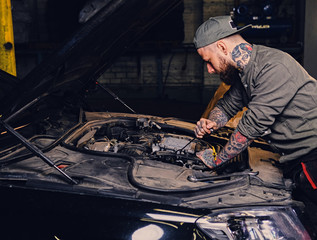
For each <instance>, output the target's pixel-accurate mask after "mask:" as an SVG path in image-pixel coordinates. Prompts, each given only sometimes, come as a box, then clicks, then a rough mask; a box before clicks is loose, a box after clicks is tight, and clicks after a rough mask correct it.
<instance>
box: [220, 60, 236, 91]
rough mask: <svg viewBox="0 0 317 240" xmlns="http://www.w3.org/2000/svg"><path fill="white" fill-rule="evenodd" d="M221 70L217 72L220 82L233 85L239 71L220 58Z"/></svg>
mask: <svg viewBox="0 0 317 240" xmlns="http://www.w3.org/2000/svg"><path fill="white" fill-rule="evenodd" d="M220 61H221V69H220V71H219V76H220V79H221V81H223V82H224V83H225V84H227V85H233V84H234V83H235V82H236V81H237V80H238V79H239V71H238V70H237V69H236V68H235V67H234V66H232V65H231V64H229V63H227V62H226V60H225V59H223V58H221V59H220Z"/></svg>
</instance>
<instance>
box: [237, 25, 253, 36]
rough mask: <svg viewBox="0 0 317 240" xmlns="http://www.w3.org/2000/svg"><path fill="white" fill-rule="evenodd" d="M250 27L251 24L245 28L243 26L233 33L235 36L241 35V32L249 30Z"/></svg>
mask: <svg viewBox="0 0 317 240" xmlns="http://www.w3.org/2000/svg"><path fill="white" fill-rule="evenodd" d="M251 27H252V24H248V25H246V26H244V27H242V28H239V29H238V30H237V31H236V32H235V34H237V33H241V32H243V31H245V30H247V29H249V28H251Z"/></svg>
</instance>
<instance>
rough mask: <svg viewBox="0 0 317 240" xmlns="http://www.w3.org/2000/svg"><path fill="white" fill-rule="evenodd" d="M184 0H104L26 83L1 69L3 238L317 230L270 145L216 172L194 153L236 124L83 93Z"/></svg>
mask: <svg viewBox="0 0 317 240" xmlns="http://www.w3.org/2000/svg"><path fill="white" fill-rule="evenodd" d="M180 2H181V1H179V0H163V1H152V0H129V1H127V0H121V1H120V0H117V1H108V2H107V4H105V6H102V7H101V8H100V10H99V11H98V12H97V13H95V14H94V16H89V17H86V18H84V17H83V18H84V19H86V20H85V21H86V22H85V23H84V24H83V26H82V27H81V29H80V30H79V31H78V32H76V34H75V35H74V36H73V37H72V38H71V39H69V41H67V42H66V43H65V45H63V47H61V48H60V49H59V50H58V51H56V53H54V54H52V55H51V56H50V57H48V58H47V59H46V60H45V61H43V62H42V63H41V64H40V65H39V66H38V67H37V68H36V69H34V70H33V71H32V72H31V73H30V74H28V75H27V76H26V77H25V78H24V79H22V80H19V79H17V78H14V77H13V76H10V75H8V74H6V73H4V72H0V84H1V86H3V87H5V89H6V91H3V92H2V93H1V99H2V100H1V103H0V104H1V105H0V106H1V115H2V116H1V119H0V124H1V129H2V130H1V135H0V136H1V137H0V142H1V145H0V146H1V151H0V194H1V219H2V221H1V222H2V224H1V239H61V240H65V239H131V240H141V239H147V240H159V239H311V238H313V236H314V232H313V230H312V229H311V228H310V223H309V222H306V221H305V211H306V209H305V205H304V204H303V202H300V201H296V200H294V199H293V197H292V191H293V183H292V181H291V180H290V179H284V178H283V175H282V173H281V171H280V169H279V168H278V164H277V163H276V162H275V161H274V160H273V159H272V158H271V157H270V156H274V153H270V152H269V151H268V149H269V148H268V146H267V145H266V144H265V142H261V141H255V142H254V143H253V145H252V147H251V148H250V149H249V150H248V151H245V152H243V153H241V154H240V155H239V156H237V157H235V158H234V159H233V160H231V161H230V162H229V163H227V164H226V165H225V166H224V167H221V168H218V169H215V170H213V171H210V169H208V168H207V167H206V166H204V164H202V162H201V161H200V160H199V159H198V158H197V157H196V155H195V153H196V152H197V151H201V150H204V149H207V148H211V149H213V151H214V154H217V152H219V150H220V149H221V148H222V147H223V145H224V144H225V143H226V141H227V140H228V137H229V136H230V134H231V132H232V129H230V128H224V129H222V130H219V131H217V132H215V133H213V134H211V135H210V136H208V137H205V138H204V139H197V138H195V137H194V133H193V129H194V126H195V124H194V123H191V122H187V121H183V120H181V119H177V118H162V117H157V116H150V115H144V114H137V113H117V112H91V111H89V109H90V108H89V102H87V101H85V99H86V98H85V94H86V93H87V89H90V88H91V86H92V85H97V87H98V88H99V89H100V91H104V90H106V91H108V92H109V91H110V90H109V89H107V88H105V87H104V86H102V85H100V84H99V83H98V82H96V81H97V80H98V77H99V76H100V74H101V73H102V72H103V71H105V69H107V67H109V66H110V65H111V63H112V62H113V61H114V59H115V58H116V57H118V56H119V55H120V54H122V53H123V52H124V50H126V49H127V48H128V47H129V46H131V45H132V44H133V41H135V39H138V38H139V36H141V35H142V33H144V32H145V31H146V30H147V29H149V28H150V27H151V26H152V25H153V24H154V23H155V22H156V21H157V20H158V19H159V18H160V17H162V16H163V15H164V14H166V12H168V11H170V10H171V9H173V8H174V7H175V6H177V5H178V4H179V3H180ZM132 8H133V11H131V9H132ZM122 16H125V19H129V21H120V20H121V17H122ZM3 87H2V89H4V88H3ZM110 93H112V92H111V91H110ZM112 94H113V93H112ZM131 110H132V109H131ZM261 156H263V158H262V157H261Z"/></svg>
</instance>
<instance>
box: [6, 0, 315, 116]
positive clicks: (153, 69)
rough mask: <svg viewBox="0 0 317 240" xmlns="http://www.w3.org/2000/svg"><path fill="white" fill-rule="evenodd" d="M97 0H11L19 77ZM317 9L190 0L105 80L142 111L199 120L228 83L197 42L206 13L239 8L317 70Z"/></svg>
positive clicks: (266, 1)
mask: <svg viewBox="0 0 317 240" xmlns="http://www.w3.org/2000/svg"><path fill="white" fill-rule="evenodd" d="M89 2H90V4H98V2H99V3H100V2H102V0H94V1H86V0H67V1H62V0H12V1H11V4H12V19H13V29H14V44H15V56H16V70H17V76H18V77H19V78H23V77H24V76H25V75H26V74H27V73H28V72H30V71H31V70H32V69H33V68H34V67H35V66H36V65H38V64H39V63H40V62H41V61H42V60H43V59H45V57H46V56H48V55H49V54H50V53H51V52H53V51H54V49H56V48H57V47H58V46H60V45H61V44H62V43H63V42H64V41H65V40H67V38H68V37H69V36H70V35H71V34H72V33H73V32H74V31H75V30H76V29H78V28H79V27H80V25H81V23H80V21H81V19H80V18H79V12H80V10H81V9H83V7H84V6H87V3H89ZM315 9H317V3H316V1H315V0H306V1H305V0H275V1H274V0H184V1H183V2H182V4H181V5H179V6H178V7H177V8H176V9H174V10H173V11H172V12H170V13H169V14H168V15H166V16H165V17H164V18H163V19H162V20H161V21H160V22H158V23H157V24H156V25H155V26H154V27H153V28H152V29H151V30H150V31H148V32H147V33H145V34H144V36H143V37H142V38H141V39H139V40H138V41H137V42H136V43H135V44H134V45H133V47H132V48H131V49H127V51H126V53H125V54H124V55H123V56H121V57H120V58H118V59H117V60H116V61H115V62H113V65H112V66H111V67H110V68H109V69H108V70H107V71H106V72H105V73H104V74H103V75H102V76H101V77H100V79H99V82H100V83H101V84H103V85H105V86H107V87H108V88H110V89H111V90H112V91H113V92H115V93H116V94H117V95H118V96H119V97H120V98H121V99H123V100H124V101H125V102H126V103H128V105H130V106H131V107H132V108H133V109H134V110H136V112H138V113H145V114H153V115H160V116H166V117H169V116H174V117H180V118H184V119H187V120H193V121H195V120H198V119H199V118H200V116H201V114H202V113H203V112H204V110H205V108H206V106H207V104H208V102H209V100H210V99H211V98H212V96H213V94H214V92H215V91H216V89H217V87H218V86H219V84H220V80H219V78H218V76H216V75H214V76H213V75H209V74H208V73H207V71H206V66H205V64H204V63H203V61H202V60H201V58H200V57H199V55H198V54H197V52H196V49H195V48H194V45H193V43H192V40H193V36H194V33H195V31H196V29H197V27H198V26H199V25H200V24H201V23H202V22H203V21H205V20H207V19H208V18H209V17H211V16H217V15H229V14H231V15H232V16H234V18H235V21H236V22H237V23H238V25H239V26H244V25H246V24H249V23H252V24H253V28H252V29H251V30H249V31H247V32H245V33H244V37H245V38H246V40H248V41H249V42H250V43H257V44H263V45H267V46H272V47H275V48H278V49H281V50H283V51H286V52H288V53H290V54H291V55H292V56H294V57H295V59H297V61H298V62H299V63H300V64H302V65H303V66H304V67H305V68H306V70H307V71H308V72H309V73H310V74H311V75H312V76H314V77H315V78H316V77H317V68H316V67H315V65H316V60H315V56H316V53H317V46H316V42H317V31H316V30H317V16H316V14H315V13H314V12H315ZM131 11H133V9H131ZM113 24H116V23H115V22H114V23H113ZM92 44H93V43H92ZM90 97H91V100H92V101H94V100H100V99H104V101H103V102H104V106H99V107H100V109H101V110H102V109H107V110H110V111H123V110H124V108H123V107H119V105H118V104H117V103H116V101H114V100H113V99H112V97H111V96H110V95H107V94H106V93H104V92H97V91H96V92H93V94H91V96H90Z"/></svg>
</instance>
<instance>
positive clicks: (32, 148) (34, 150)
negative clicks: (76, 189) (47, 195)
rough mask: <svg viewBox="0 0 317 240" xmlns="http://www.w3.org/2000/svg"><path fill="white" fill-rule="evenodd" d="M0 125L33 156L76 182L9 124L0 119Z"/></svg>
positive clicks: (74, 182)
mask: <svg viewBox="0 0 317 240" xmlns="http://www.w3.org/2000/svg"><path fill="white" fill-rule="evenodd" d="M0 125H2V126H3V127H4V128H5V129H6V130H7V131H8V132H9V133H11V134H12V135H13V136H14V137H15V138H17V139H18V140H19V141H20V142H21V143H22V144H23V145H24V146H25V147H26V148H27V149H28V150H30V151H31V152H32V153H34V154H35V156H37V157H39V158H41V159H42V160H43V161H44V162H45V163H47V164H48V165H49V166H51V167H53V168H55V169H56V170H57V171H58V172H60V173H61V174H62V175H63V176H64V177H65V178H66V179H67V180H68V181H69V182H70V183H72V184H78V183H77V182H76V181H75V180H74V179H72V178H71V177H70V176H69V175H68V174H66V173H65V172H64V171H62V170H61V169H59V168H58V167H57V166H56V165H55V164H54V163H53V162H52V161H51V160H50V159H49V158H48V157H46V156H45V155H44V154H43V152H42V151H41V150H40V149H39V148H37V147H36V146H34V145H33V144H31V143H30V142H29V141H28V140H27V139H26V138H24V137H23V136H22V135H21V134H19V133H18V132H16V131H15V130H14V129H13V128H12V127H11V126H10V125H9V124H7V123H6V122H5V121H3V120H2V119H0Z"/></svg>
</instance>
